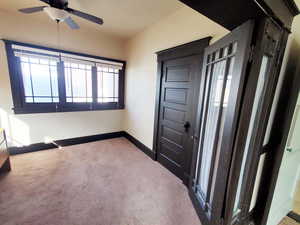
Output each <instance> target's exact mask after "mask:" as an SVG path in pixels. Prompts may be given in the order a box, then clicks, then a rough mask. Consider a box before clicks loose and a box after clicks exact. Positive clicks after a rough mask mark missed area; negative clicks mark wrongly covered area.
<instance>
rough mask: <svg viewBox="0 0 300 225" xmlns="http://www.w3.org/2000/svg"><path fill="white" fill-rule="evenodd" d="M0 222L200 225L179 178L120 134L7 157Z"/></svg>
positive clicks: (20, 224)
mask: <svg viewBox="0 0 300 225" xmlns="http://www.w3.org/2000/svg"><path fill="white" fill-rule="evenodd" d="M11 164H12V171H11V172H10V173H8V174H6V175H2V176H1V177H0V224H1V225H200V222H199V219H198V217H197V215H196V212H195V210H194V208H193V206H192V203H191V201H190V199H189V196H188V192H187V189H186V188H185V186H184V185H183V184H182V182H181V181H180V180H179V179H178V178H177V177H175V176H174V175H173V174H171V173H170V172H169V171H168V170H166V169H165V168H163V167H162V166H161V165H160V164H158V163H157V162H155V161H153V160H151V159H150V158H149V157H147V156H146V155H145V154H144V153H143V152H141V151H140V150H138V149H137V148H136V147H135V146H134V145H133V144H132V143H130V142H129V141H128V140H126V139H125V138H115V139H110V140H104V141H98V142H91V143H87V144H82V145H73V146H68V147H64V148H63V149H62V150H58V149H55V150H53V149H52V150H47V151H40V152H34V153H27V154H22V155H16V156H13V157H11Z"/></svg>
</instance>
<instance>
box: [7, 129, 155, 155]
mask: <svg viewBox="0 0 300 225" xmlns="http://www.w3.org/2000/svg"><path fill="white" fill-rule="evenodd" d="M118 137H125V138H126V139H127V140H129V141H130V142H131V143H132V144H134V145H135V146H136V147H137V148H138V149H140V150H141V151H142V152H144V153H145V154H146V155H147V156H149V157H150V158H151V159H153V160H155V153H154V152H153V151H152V150H151V149H150V148H148V147H147V146H146V145H144V144H143V143H142V142H140V141H139V140H137V139H136V138H135V137H133V136H132V135H130V134H129V133H127V132H126V131H119V132H113V133H105V134H97V135H91V136H84V137H76V138H68V139H63V140H57V141H54V142H55V143H56V144H58V145H59V146H62V147H64V146H70V145H78V144H84V143H88V142H93V141H101V140H106V139H112V138H118ZM53 148H57V146H56V145H54V144H51V143H50V144H46V143H35V144H31V145H28V146H22V147H9V148H8V151H9V154H10V155H18V154H24V153H29V152H37V151H43V150H49V149H53Z"/></svg>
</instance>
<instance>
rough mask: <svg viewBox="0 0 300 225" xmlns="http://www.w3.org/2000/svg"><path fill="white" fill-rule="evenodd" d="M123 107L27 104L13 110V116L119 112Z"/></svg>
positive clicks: (105, 104)
mask: <svg viewBox="0 0 300 225" xmlns="http://www.w3.org/2000/svg"><path fill="white" fill-rule="evenodd" d="M124 108H125V106H124V105H118V104H117V103H104V104H97V105H92V106H91V105H87V104H80V103H79V104H73V105H72V106H71V105H65V106H58V107H56V106H55V105H47V104H46V105H41V104H39V105H35V104H28V105H26V106H24V107H21V108H13V110H14V113H15V114H35V113H62V112H82V111H102V110H120V109H124Z"/></svg>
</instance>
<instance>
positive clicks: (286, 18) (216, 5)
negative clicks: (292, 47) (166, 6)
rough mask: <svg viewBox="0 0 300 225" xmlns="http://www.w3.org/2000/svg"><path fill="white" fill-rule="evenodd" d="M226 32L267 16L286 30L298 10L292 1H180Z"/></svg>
mask: <svg viewBox="0 0 300 225" xmlns="http://www.w3.org/2000/svg"><path fill="white" fill-rule="evenodd" d="M180 1H181V2H183V3H185V4H186V5H188V6H189V7H191V8H193V9H194V10H196V11H198V12H200V13H201V14H203V15H205V16H207V17H208V18H210V19H211V20H213V21H215V22H217V23H218V24H220V25H222V26H223V27H225V28H227V29H228V30H233V29H234V28H236V27H238V26H239V25H241V24H243V23H244V22H246V21H248V20H250V19H261V18H262V17H265V16H268V17H270V18H272V19H273V20H275V21H276V22H278V24H279V25H280V26H282V27H285V28H287V29H290V28H291V25H292V21H293V17H294V16H296V15H298V14H299V9H298V7H297V6H296V4H295V2H294V1H293V0H244V1H241V0H223V1H219V0H210V1H199V0H180Z"/></svg>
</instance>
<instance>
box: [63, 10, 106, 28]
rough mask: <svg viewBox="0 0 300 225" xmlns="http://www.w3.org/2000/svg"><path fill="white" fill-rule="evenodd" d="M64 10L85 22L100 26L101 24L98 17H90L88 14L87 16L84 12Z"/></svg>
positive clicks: (101, 21) (101, 20)
mask: <svg viewBox="0 0 300 225" xmlns="http://www.w3.org/2000/svg"><path fill="white" fill-rule="evenodd" d="M65 10H66V11H67V12H69V13H71V14H73V15H75V16H79V17H81V18H83V19H86V20H89V21H91V22H94V23H97V24H100V25H102V24H103V19H101V18H99V17H96V16H93V15H90V14H87V13H84V12H80V11H77V10H75V9H71V8H67V9H65Z"/></svg>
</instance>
